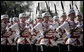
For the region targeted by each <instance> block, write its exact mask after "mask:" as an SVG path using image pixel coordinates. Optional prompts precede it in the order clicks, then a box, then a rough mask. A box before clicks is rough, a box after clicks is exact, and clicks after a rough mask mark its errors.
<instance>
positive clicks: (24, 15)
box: [19, 13, 27, 19]
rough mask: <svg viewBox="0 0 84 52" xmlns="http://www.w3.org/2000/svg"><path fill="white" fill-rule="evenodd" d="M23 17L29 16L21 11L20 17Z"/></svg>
mask: <svg viewBox="0 0 84 52" xmlns="http://www.w3.org/2000/svg"><path fill="white" fill-rule="evenodd" d="M21 17H27V16H26V13H20V14H19V19H20V18H21Z"/></svg>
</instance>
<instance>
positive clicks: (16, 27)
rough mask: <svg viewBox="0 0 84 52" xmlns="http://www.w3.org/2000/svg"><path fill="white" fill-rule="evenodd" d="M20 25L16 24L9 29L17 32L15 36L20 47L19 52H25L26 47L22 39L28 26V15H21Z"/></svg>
mask: <svg viewBox="0 0 84 52" xmlns="http://www.w3.org/2000/svg"><path fill="white" fill-rule="evenodd" d="M19 20H20V22H19V23H15V24H13V25H12V26H10V27H9V29H11V30H15V31H16V35H15V41H16V43H17V44H18V45H19V47H18V48H19V51H23V50H22V49H23V47H20V45H21V46H24V38H22V37H21V35H22V31H24V29H25V26H26V22H25V21H26V14H25V13H20V14H19Z"/></svg>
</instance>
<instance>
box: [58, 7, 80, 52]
mask: <svg viewBox="0 0 84 52" xmlns="http://www.w3.org/2000/svg"><path fill="white" fill-rule="evenodd" d="M68 18H69V20H68V21H67V22H64V23H63V24H62V25H61V26H59V27H58V28H57V30H59V29H60V28H61V29H64V30H65V31H66V36H67V40H66V43H65V44H68V51H72V50H73V49H74V47H75V46H76V45H75V43H76V39H78V38H79V36H75V35H76V34H74V31H75V30H74V29H75V27H76V23H75V21H74V18H75V11H74V10H73V9H70V11H69V13H68ZM70 47H72V49H71V50H70Z"/></svg>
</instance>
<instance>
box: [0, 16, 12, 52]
mask: <svg viewBox="0 0 84 52" xmlns="http://www.w3.org/2000/svg"><path fill="white" fill-rule="evenodd" d="M7 20H8V15H6V14H5V15H1V34H2V35H1V45H2V48H3V49H5V50H4V51H7V49H10V46H9V45H11V41H10V39H9V36H11V34H12V32H11V31H7V27H8V23H7ZM4 47H5V48H4ZM10 50H11V49H10ZM10 50H8V51H10ZM2 51H3V50H2Z"/></svg>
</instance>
